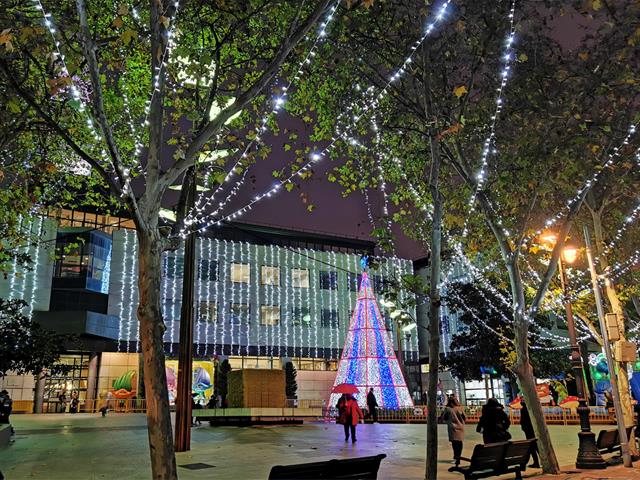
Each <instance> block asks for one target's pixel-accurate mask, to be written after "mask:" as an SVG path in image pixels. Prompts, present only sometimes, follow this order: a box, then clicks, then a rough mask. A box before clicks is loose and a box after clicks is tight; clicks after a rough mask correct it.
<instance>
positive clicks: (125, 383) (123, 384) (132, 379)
mask: <svg viewBox="0 0 640 480" xmlns="http://www.w3.org/2000/svg"><path fill="white" fill-rule="evenodd" d="M137 386H138V382H137V374H136V371H135V370H129V371H128V372H126V373H124V374H122V375H121V376H120V377H118V378H117V379H115V380H114V381H113V387H112V390H111V391H112V393H113V396H114V397H116V398H120V399H128V398H133V397H134V396H135V395H136V390H137Z"/></svg>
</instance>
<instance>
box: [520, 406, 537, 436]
mask: <svg viewBox="0 0 640 480" xmlns="http://www.w3.org/2000/svg"><path fill="white" fill-rule="evenodd" d="M520 428H522V431H523V432H524V436H525V437H526V438H536V434H535V432H534V431H533V424H532V423H531V417H530V416H529V410H527V407H526V406H524V404H523V405H522V410H520Z"/></svg>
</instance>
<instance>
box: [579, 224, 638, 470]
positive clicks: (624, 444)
mask: <svg viewBox="0 0 640 480" xmlns="http://www.w3.org/2000/svg"><path fill="white" fill-rule="evenodd" d="M583 230H584V241H585V245H586V247H587V260H588V261H589V271H590V272H591V284H592V286H593V294H594V296H595V300H596V309H597V311H598V320H599V322H600V331H601V333H602V343H603V346H604V354H605V356H606V357H607V365H608V366H609V372H610V374H611V375H610V376H611V393H612V394H613V406H614V407H615V409H616V423H617V424H618V435H619V437H620V451H621V452H622V461H623V462H624V466H625V467H628V468H631V467H633V464H632V462H631V454H630V452H629V439H628V438H627V431H626V429H625V425H624V418H623V417H622V402H621V401H620V392H619V391H618V380H617V372H616V369H615V364H614V362H613V356H612V355H611V345H610V344H609V333H608V332H607V325H606V321H605V316H604V309H603V308H602V297H601V295H600V285H598V274H597V272H596V266H595V264H594V262H593V255H592V253H591V239H590V238H589V229H588V228H587V226H586V225H585V226H584V229H583Z"/></svg>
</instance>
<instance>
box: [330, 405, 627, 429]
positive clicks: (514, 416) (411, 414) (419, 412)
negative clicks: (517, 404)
mask: <svg viewBox="0 0 640 480" xmlns="http://www.w3.org/2000/svg"><path fill="white" fill-rule="evenodd" d="M443 411H444V408H443V407H438V410H437V416H438V419H440V417H441V416H442V413H443ZM464 411H465V416H466V417H467V420H466V423H478V421H479V420H480V416H481V415H482V407H476V406H466V407H464ZM506 412H507V413H508V415H509V419H510V420H511V423H512V424H514V425H519V424H520V410H516V409H510V408H507V409H506ZM364 413H365V415H366V414H367V412H366V409H365V411H364ZM543 413H544V418H545V422H546V423H547V424H548V425H579V424H580V417H579V416H578V414H577V413H575V411H572V410H567V409H564V408H560V407H543ZM337 416H338V411H337V410H336V408H335V407H332V408H328V409H326V411H325V417H326V418H335V417H337ZM589 418H590V420H591V423H592V424H593V425H608V424H614V423H615V414H614V413H612V412H610V411H608V410H607V409H606V408H604V407H591V412H590V415H589ZM426 421H427V407H424V406H422V405H419V406H415V407H413V408H404V409H399V410H386V409H378V422H381V423H426Z"/></svg>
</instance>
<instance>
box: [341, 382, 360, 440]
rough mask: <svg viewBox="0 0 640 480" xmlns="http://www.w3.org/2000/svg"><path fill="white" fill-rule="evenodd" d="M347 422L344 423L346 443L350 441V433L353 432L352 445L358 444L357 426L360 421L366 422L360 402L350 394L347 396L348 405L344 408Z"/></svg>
mask: <svg viewBox="0 0 640 480" xmlns="http://www.w3.org/2000/svg"><path fill="white" fill-rule="evenodd" d="M344 413H345V422H344V441H345V442H348V441H349V432H351V443H356V442H357V441H358V440H357V438H356V426H357V425H358V423H359V422H360V419H363V420H364V414H363V413H362V410H361V409H360V406H359V405H358V402H357V401H356V399H355V398H353V397H352V396H351V395H350V394H347V395H346V403H345V406H344Z"/></svg>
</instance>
